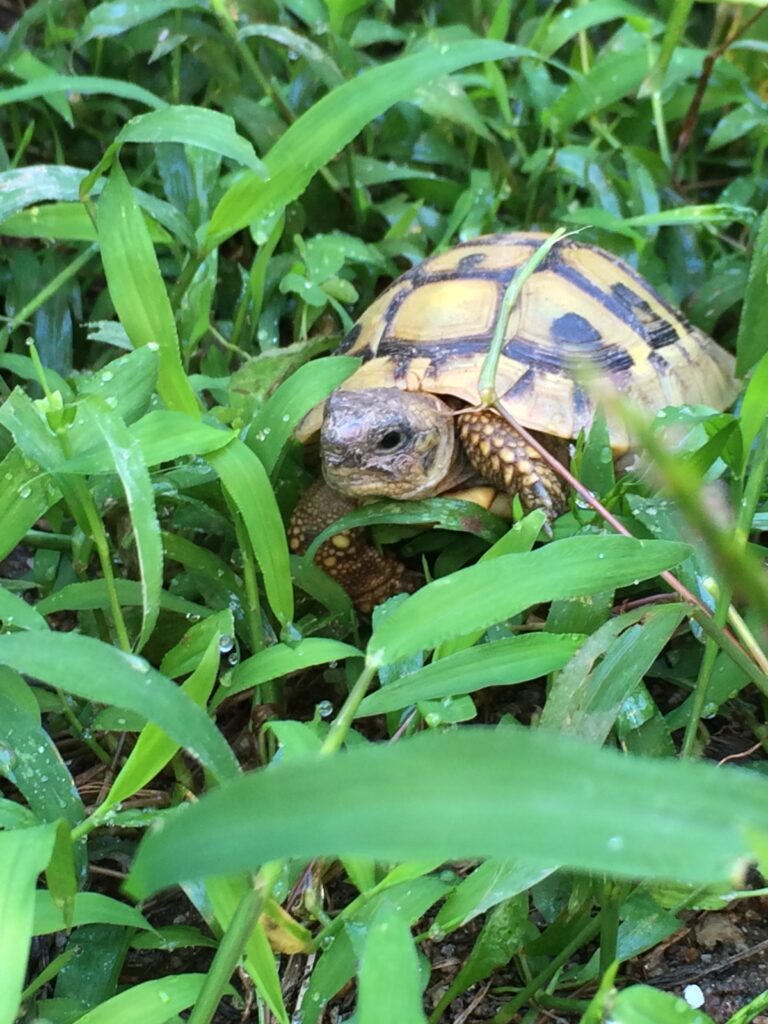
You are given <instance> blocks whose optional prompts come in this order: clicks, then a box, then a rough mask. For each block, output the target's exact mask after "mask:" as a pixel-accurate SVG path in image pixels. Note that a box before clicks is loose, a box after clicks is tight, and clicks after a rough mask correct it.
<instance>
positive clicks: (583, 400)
mask: <svg viewBox="0 0 768 1024" xmlns="http://www.w3.org/2000/svg"><path fill="white" fill-rule="evenodd" d="M572 394H573V411H574V419H575V420H576V422H577V423H581V422H583V421H584V420H587V419H590V418H591V416H592V413H593V412H594V409H593V407H592V403H591V402H590V400H589V397H588V395H587V393H586V391H585V390H584V389H583V388H582V387H580V386H579V385H578V384H574V385H573V392H572Z"/></svg>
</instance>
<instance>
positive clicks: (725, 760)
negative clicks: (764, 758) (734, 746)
mask: <svg viewBox="0 0 768 1024" xmlns="http://www.w3.org/2000/svg"><path fill="white" fill-rule="evenodd" d="M762 749H763V744H762V742H761V741H759V740H758V742H757V743H753V744H752V746H751V747H749V748H748V749H747V750H740V751H739V753H738V754H729V755H728V756H727V757H724V758H722V759H721V760H720V761H718V762H717V764H718V767H719V766H720V765H723V764H727V763H728V762H729V761H741V760H742V759H743V758H745V757H749V755H750V754H754V753H755V751H757V750H762Z"/></svg>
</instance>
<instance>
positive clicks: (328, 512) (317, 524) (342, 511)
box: [288, 480, 423, 614]
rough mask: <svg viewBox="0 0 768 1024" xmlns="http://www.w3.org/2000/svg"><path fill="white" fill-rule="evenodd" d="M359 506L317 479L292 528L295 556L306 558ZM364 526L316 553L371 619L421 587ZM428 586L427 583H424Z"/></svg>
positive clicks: (322, 565)
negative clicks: (384, 604) (391, 599)
mask: <svg viewBox="0 0 768 1024" xmlns="http://www.w3.org/2000/svg"><path fill="white" fill-rule="evenodd" d="M354 508H356V505H355V504H354V503H353V502H351V501H348V500H347V499H346V498H344V497H342V496H341V495H340V494H338V493H337V492H336V491H333V490H331V488H330V487H328V485H327V484H325V483H323V482H322V481H320V480H318V481H316V482H315V483H314V484H312V486H311V487H309V488H308V489H307V490H306V491H305V492H304V494H303V495H302V496H301V498H300V499H299V501H298V503H297V505H296V508H295V509H294V512H293V515H292V516H291V521H290V524H289V526H288V546H289V548H290V550H291V553H292V554H295V555H299V554H303V553H304V552H305V551H306V550H307V548H308V547H309V545H310V544H311V543H312V541H313V540H314V538H315V537H316V536H317V535H318V534H319V533H322V531H323V530H324V529H325V528H326V527H327V526H330V525H331V523H334V522H335V521H336V520H337V519H340V518H341V516H343V515H346V514H347V513H348V512H351V511H352V510H353V509H354ZM367 533H368V531H367V530H366V529H365V528H364V527H355V528H353V529H351V530H343V531H342V532H341V533H337V534H335V536H333V537H330V538H329V539H328V540H326V541H323V543H322V544H321V545H320V547H319V548H318V549H317V553H316V554H315V558H314V561H315V563H316V564H317V565H319V566H320V568H321V569H324V570H325V572H327V573H328V575H329V576H332V577H333V579H335V580H336V582H337V583H339V584H340V585H341V586H342V587H343V588H344V589H345V590H346V591H347V593H348V594H349V596H350V597H351V598H352V601H353V602H354V604H355V607H356V608H357V610H358V611H360V612H363V613H364V614H369V613H370V612H371V611H372V610H373V608H374V606H375V605H377V604H379V602H381V601H384V600H386V599H387V598H388V597H392V596H393V595H394V594H402V593H410V592H411V591H412V590H415V589H416V586H418V582H419V581H417V579H416V576H415V574H414V573H412V572H409V571H408V570H407V569H406V568H405V566H404V565H403V563H402V562H399V561H398V560H397V559H395V558H392V557H390V556H389V555H384V554H382V553H381V552H380V551H378V550H377V549H376V548H375V547H374V546H373V545H372V544H371V543H370V541H369V540H368V537H367ZM422 582H423V581H422Z"/></svg>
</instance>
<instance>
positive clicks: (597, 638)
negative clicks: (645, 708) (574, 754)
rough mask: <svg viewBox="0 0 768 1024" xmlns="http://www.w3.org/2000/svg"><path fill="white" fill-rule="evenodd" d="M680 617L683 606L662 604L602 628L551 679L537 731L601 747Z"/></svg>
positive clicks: (628, 615) (616, 619)
mask: <svg viewBox="0 0 768 1024" xmlns="http://www.w3.org/2000/svg"><path fill="white" fill-rule="evenodd" d="M685 613H686V609H685V608H684V607H683V606H682V605H679V604H676V605H661V606H659V607H657V608H651V609H644V610H643V611H642V612H638V611H635V612H629V613H628V614H626V615H621V616H619V617H618V618H615V619H611V620H610V621H609V622H607V623H605V625H603V626H602V627H601V628H600V629H598V630H597V632H596V633H594V634H593V635H592V636H591V637H589V639H588V640H587V641H586V643H585V644H584V645H583V646H582V648H581V650H579V652H578V653H577V654H576V655H575V657H574V658H573V661H572V662H571V664H569V665H567V666H566V667H565V668H564V669H563V670H562V671H561V672H559V673H558V675H557V676H556V678H555V681H554V683H553V684H552V687H551V689H550V691H549V696H548V697H547V703H546V704H545V706H544V710H543V712H542V715H541V727H542V728H544V729H553V730H557V731H560V732H567V733H571V734H572V735H574V736H580V737H581V738H582V739H585V740H589V741H590V742H591V743H603V742H604V741H605V739H606V738H607V737H608V734H609V732H610V731H611V729H612V728H613V725H614V723H615V721H616V717H617V715H618V714H619V711H620V710H621V707H622V705H623V703H624V701H625V700H627V698H628V697H630V696H631V695H632V693H634V691H635V690H636V689H637V687H638V686H639V685H640V683H641V682H642V679H643V676H644V675H645V673H646V672H647V671H648V669H649V668H650V667H651V665H652V664H653V663H654V661H655V660H656V658H657V657H658V656H659V654H660V653H661V651H662V649H663V648H664V646H665V645H666V644H667V643H668V642H669V638H670V637H671V636H672V633H673V632H674V631H675V629H677V627H678V626H679V625H680V623H681V621H682V620H683V618H684V616H685Z"/></svg>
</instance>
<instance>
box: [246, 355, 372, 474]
mask: <svg viewBox="0 0 768 1024" xmlns="http://www.w3.org/2000/svg"><path fill="white" fill-rule="evenodd" d="M359 365H360V360H359V359H357V358H355V357H354V356H328V357H327V358H325V359H313V360H312V362H311V363H306V364H305V365H304V366H300V367H299V368H298V370H296V371H295V372H294V373H292V374H291V375H290V376H289V377H288V378H287V380H284V381H283V382H282V384H280V385H279V386H278V387H277V388H275V390H274V391H273V392H272V394H271V395H270V396H269V398H268V399H267V401H266V402H265V403H264V406H263V408H262V409H261V410H259V412H258V413H257V414H256V416H255V417H254V419H253V422H252V423H251V425H250V427H249V428H248V433H247V435H246V438H245V443H246V444H247V445H248V447H249V448H252V449H253V451H254V452H255V453H256V454H257V455H258V456H259V458H260V459H261V461H262V463H263V465H264V468H265V469H266V471H267V472H268V473H272V472H273V471H274V469H275V466H277V464H278V462H279V459H280V454H281V452H282V450H283V448H284V446H285V444H286V443H287V442H288V440H289V439H290V437H291V435H292V434H293V431H294V429H295V427H296V426H297V424H298V423H300V421H301V420H302V419H303V417H304V416H306V414H307V413H308V412H310V411H311V410H312V409H313V408H314V407H315V406H316V405H317V404H318V403H319V402H322V401H323V399H325V398H327V397H328V395H330V393H331V392H332V391H333V389H334V388H336V387H338V386H339V384H341V382H342V381H344V380H346V378H347V377H348V376H349V375H350V374H351V373H354V371H355V370H356V369H357V367H358V366H359ZM318 429H319V423H318Z"/></svg>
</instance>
